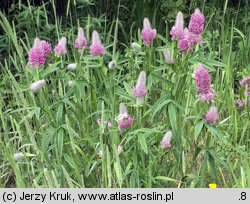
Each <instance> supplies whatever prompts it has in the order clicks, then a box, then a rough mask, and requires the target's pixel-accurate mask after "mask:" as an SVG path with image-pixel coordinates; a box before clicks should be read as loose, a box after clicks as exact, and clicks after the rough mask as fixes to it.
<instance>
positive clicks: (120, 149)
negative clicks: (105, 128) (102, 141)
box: [117, 145, 123, 153]
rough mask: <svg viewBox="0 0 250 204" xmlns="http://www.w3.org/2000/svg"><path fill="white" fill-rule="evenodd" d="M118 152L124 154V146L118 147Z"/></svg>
mask: <svg viewBox="0 0 250 204" xmlns="http://www.w3.org/2000/svg"><path fill="white" fill-rule="evenodd" d="M117 151H118V153H121V152H123V146H122V145H118V147H117Z"/></svg>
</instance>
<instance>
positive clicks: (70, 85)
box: [68, 81, 76, 88]
mask: <svg viewBox="0 0 250 204" xmlns="http://www.w3.org/2000/svg"><path fill="white" fill-rule="evenodd" d="M68 85H69V87H70V88H73V87H74V86H75V85H76V83H75V82H74V81H69V82H68Z"/></svg>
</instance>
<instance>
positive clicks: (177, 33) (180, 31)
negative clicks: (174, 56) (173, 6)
mask: <svg viewBox="0 0 250 204" xmlns="http://www.w3.org/2000/svg"><path fill="white" fill-rule="evenodd" d="M170 35H171V36H172V38H171V39H172V40H180V39H182V38H183V35H184V18H183V13H182V12H180V11H179V12H178V13H177V16H176V19H175V25H174V26H173V27H172V28H171V31H170Z"/></svg>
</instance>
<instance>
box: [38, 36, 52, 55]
mask: <svg viewBox="0 0 250 204" xmlns="http://www.w3.org/2000/svg"><path fill="white" fill-rule="evenodd" d="M40 43H41V44H40V45H41V47H42V49H43V51H44V56H45V57H46V58H48V57H49V56H50V54H51V52H52V50H51V45H50V44H49V43H48V42H47V41H45V40H42V41H41V42H40Z"/></svg>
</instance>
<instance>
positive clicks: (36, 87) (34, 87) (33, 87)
mask: <svg viewBox="0 0 250 204" xmlns="http://www.w3.org/2000/svg"><path fill="white" fill-rule="evenodd" d="M45 84H46V82H45V80H44V79H42V80H39V81H36V82H34V83H32V84H31V85H30V89H31V91H32V92H33V93H36V92H37V91H39V90H40V89H41V88H42V87H43V86H44V85H45Z"/></svg>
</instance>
